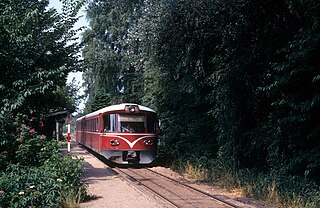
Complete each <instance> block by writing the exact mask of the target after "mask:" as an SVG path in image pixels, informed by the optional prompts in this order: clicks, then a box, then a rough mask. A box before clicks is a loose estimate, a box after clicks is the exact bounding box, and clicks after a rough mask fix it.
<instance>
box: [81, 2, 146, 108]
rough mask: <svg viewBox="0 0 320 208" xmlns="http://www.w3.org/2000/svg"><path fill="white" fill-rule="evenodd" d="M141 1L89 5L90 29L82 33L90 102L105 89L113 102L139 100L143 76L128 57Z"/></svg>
mask: <svg viewBox="0 0 320 208" xmlns="http://www.w3.org/2000/svg"><path fill="white" fill-rule="evenodd" d="M142 2H143V1H139V0H121V1H114V0H108V1H101V0H93V1H91V2H89V4H88V8H87V17H88V19H89V21H90V27H91V28H90V29H88V30H86V31H85V32H84V34H83V45H84V50H83V57H84V80H85V85H86V88H87V90H86V94H87V96H88V98H89V100H91V99H93V98H94V97H95V95H96V93H97V92H99V91H101V90H102V91H105V92H106V93H108V94H110V95H111V98H112V102H111V103H118V102H139V101H140V99H141V97H142V95H141V92H142V91H143V82H140V81H137V79H136V78H139V77H141V73H140V72H138V71H137V70H136V68H135V67H134V66H133V65H132V64H131V63H130V60H129V58H128V56H127V53H128V44H127V41H128V39H129V37H128V34H129V33H130V30H131V28H132V27H133V25H135V24H136V21H138V18H139V16H140V10H141V9H140V5H141V4H142Z"/></svg>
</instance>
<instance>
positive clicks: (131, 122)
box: [118, 114, 158, 133]
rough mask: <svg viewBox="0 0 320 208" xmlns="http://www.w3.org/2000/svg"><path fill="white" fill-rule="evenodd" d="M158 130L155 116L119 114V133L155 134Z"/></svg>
mask: <svg viewBox="0 0 320 208" xmlns="http://www.w3.org/2000/svg"><path fill="white" fill-rule="evenodd" d="M157 130H158V124H157V118H156V116H155V115H154V114H118V132H127V133H133V132H135V133H145V132H148V133H155V132H157Z"/></svg>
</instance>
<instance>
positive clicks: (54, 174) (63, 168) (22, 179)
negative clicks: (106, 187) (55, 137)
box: [0, 154, 85, 207]
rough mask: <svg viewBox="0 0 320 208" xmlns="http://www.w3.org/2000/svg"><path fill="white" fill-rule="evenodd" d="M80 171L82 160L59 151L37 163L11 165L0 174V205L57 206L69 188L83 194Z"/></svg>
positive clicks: (62, 201)
mask: <svg viewBox="0 0 320 208" xmlns="http://www.w3.org/2000/svg"><path fill="white" fill-rule="evenodd" d="M82 173H83V168H82V161H81V160H73V159H72V158H70V157H64V156H62V155H60V154H54V155H52V156H51V158H49V159H48V160H46V161H45V163H44V165H43V166H40V167H31V168H26V167H25V166H21V165H11V166H10V167H9V168H8V170H7V171H6V172H3V173H1V174H0V189H1V190H0V207H60V205H61V204H62V203H64V199H65V198H64V195H65V193H66V192H68V190H77V191H78V192H79V193H80V194H81V195H82V196H83V195H84V194H85V185H84V184H83V183H82V182H81V181H80V176H81V174H82ZM79 193H77V194H78V195H79Z"/></svg>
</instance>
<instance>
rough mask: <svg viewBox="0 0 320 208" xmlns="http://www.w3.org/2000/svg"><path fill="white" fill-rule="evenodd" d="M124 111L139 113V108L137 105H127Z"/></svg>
mask: <svg viewBox="0 0 320 208" xmlns="http://www.w3.org/2000/svg"><path fill="white" fill-rule="evenodd" d="M124 110H125V112H127V113H139V107H138V106H137V105H126V106H125V107H124Z"/></svg>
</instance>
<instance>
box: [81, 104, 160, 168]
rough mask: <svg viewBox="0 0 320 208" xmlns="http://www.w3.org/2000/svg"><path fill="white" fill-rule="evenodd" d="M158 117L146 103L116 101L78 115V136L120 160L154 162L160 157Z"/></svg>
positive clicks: (93, 146)
mask: <svg viewBox="0 0 320 208" xmlns="http://www.w3.org/2000/svg"><path fill="white" fill-rule="evenodd" d="M157 135H158V120H157V116H156V113H155V111H153V110H152V109H150V108H147V107H145V106H141V105H137V104H132V103H123V104H119V105H112V106H109V107H106V108H103V109H100V110H98V111H95V112H93V113H90V114H87V115H85V116H83V117H81V118H78V119H77V124H76V140H77V142H78V143H80V144H82V145H84V146H86V147H88V148H90V149H92V150H94V151H95V152H97V153H99V154H100V155H102V156H104V157H105V158H107V159H108V160H110V161H112V162H114V163H118V164H130V163H134V164H150V163H151V162H153V161H154V160H155V158H156V152H157Z"/></svg>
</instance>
